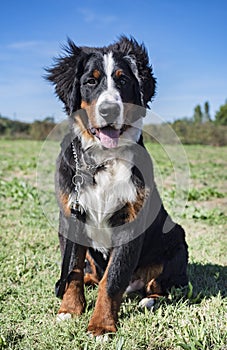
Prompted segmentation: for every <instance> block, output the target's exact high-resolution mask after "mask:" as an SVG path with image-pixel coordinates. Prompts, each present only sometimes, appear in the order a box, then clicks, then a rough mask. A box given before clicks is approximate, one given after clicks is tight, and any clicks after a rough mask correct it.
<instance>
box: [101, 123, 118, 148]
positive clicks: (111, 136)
mask: <svg viewBox="0 0 227 350" xmlns="http://www.w3.org/2000/svg"><path fill="white" fill-rule="evenodd" d="M119 136H120V130H115V129H113V128H108V127H107V128H103V129H100V130H99V138H100V141H101V144H102V145H103V146H104V147H106V148H114V147H117V145H118V139H119Z"/></svg>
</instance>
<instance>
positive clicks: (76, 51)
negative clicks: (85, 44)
mask: <svg viewBox="0 0 227 350" xmlns="http://www.w3.org/2000/svg"><path fill="white" fill-rule="evenodd" d="M64 51H65V54H64V56H60V57H58V58H56V59H55V64H54V65H53V66H52V67H50V68H47V69H46V72H47V74H46V76H45V78H46V79H47V80H49V81H51V82H52V83H53V84H54V86H55V93H56V95H57V96H58V97H59V99H60V100H61V101H62V102H63V103H64V106H65V111H66V112H67V114H68V115H71V114H72V113H73V112H75V111H76V110H78V109H80V106H81V95H80V85H79V80H80V77H81V75H82V74H83V67H84V64H83V62H84V60H85V56H86V54H85V53H84V52H83V49H82V48H80V47H77V46H76V45H75V44H74V43H73V42H72V41H71V40H70V39H68V45H67V46H66V47H64Z"/></svg>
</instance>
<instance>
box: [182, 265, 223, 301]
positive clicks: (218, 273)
mask: <svg viewBox="0 0 227 350" xmlns="http://www.w3.org/2000/svg"><path fill="white" fill-rule="evenodd" d="M188 277H189V281H190V283H191V284H192V286H193V295H194V296H196V295H200V297H201V298H204V297H206V298H210V297H212V296H217V295H218V294H221V296H223V297H226V296H227V266H221V265H214V264H201V263H190V264H189V266H188Z"/></svg>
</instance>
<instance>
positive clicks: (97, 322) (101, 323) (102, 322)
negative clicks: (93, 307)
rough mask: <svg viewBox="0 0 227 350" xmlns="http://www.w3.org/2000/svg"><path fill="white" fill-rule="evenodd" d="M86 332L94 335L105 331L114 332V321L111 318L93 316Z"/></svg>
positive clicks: (99, 334) (96, 335)
mask: <svg viewBox="0 0 227 350" xmlns="http://www.w3.org/2000/svg"><path fill="white" fill-rule="evenodd" d="M87 330H88V332H89V333H90V334H91V335H92V336H95V337H98V336H101V335H103V334H106V333H115V332H116V331H117V329H116V325H115V322H114V320H113V319H112V318H105V317H102V315H100V316H93V317H92V318H91V320H90V322H89V325H88V329H87Z"/></svg>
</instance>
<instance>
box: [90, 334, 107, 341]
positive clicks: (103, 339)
mask: <svg viewBox="0 0 227 350" xmlns="http://www.w3.org/2000/svg"><path fill="white" fill-rule="evenodd" d="M88 336H89V338H92V339H94V338H95V341H96V342H97V343H98V342H99V343H106V342H107V341H108V340H109V336H108V334H107V333H106V334H103V335H97V336H95V335H93V334H92V333H90V332H88Z"/></svg>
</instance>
